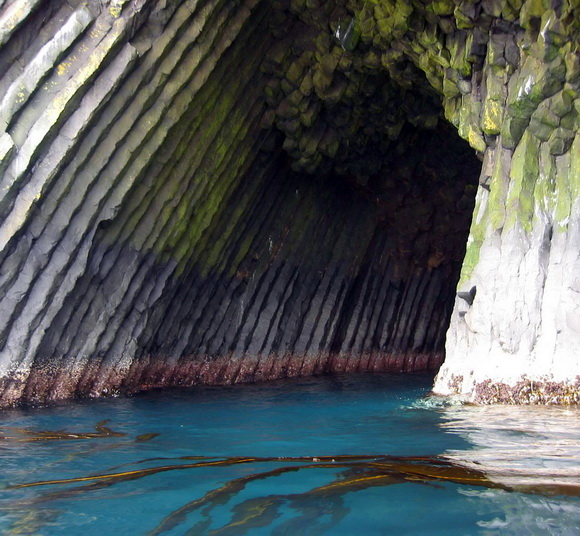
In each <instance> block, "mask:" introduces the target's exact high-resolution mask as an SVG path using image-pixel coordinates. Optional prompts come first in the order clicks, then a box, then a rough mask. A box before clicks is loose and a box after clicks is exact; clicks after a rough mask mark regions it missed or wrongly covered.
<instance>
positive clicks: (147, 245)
mask: <svg viewBox="0 0 580 536" xmlns="http://www.w3.org/2000/svg"><path fill="white" fill-rule="evenodd" d="M544 4H545V5H544ZM8 7H9V9H8V8H4V9H3V11H1V12H0V16H1V17H2V21H3V26H2V29H3V32H4V33H3V34H2V36H3V37H2V39H3V46H2V48H0V61H1V62H2V65H4V66H6V74H5V76H4V78H3V80H2V84H3V85H2V87H3V88H4V89H6V90H7V93H6V94H7V95H9V96H10V95H13V96H14V98H10V99H9V100H5V101H3V115H2V117H3V118H4V120H5V123H6V125H7V128H6V133H5V134H3V135H2V137H1V138H0V141H1V144H0V151H1V152H0V155H1V156H2V169H3V174H4V176H5V178H6V180H5V184H7V185H8V186H7V187H5V190H4V195H3V198H2V200H1V201H0V204H1V208H2V214H3V224H2V227H1V228H0V231H1V233H0V237H1V238H2V240H3V242H2V244H3V252H2V256H1V261H2V267H3V269H2V274H3V275H2V281H1V282H0V283H1V285H2V290H3V292H4V296H5V298H4V299H3V300H2V301H1V303H0V307H2V308H3V309H2V326H1V333H2V335H1V336H0V339H1V341H0V345H1V352H2V360H1V363H2V369H3V374H4V379H3V382H4V393H5V394H4V395H3V397H4V400H5V402H8V403H9V402H11V401H18V400H40V401H43V400H48V399H51V398H61V397H69V396H75V395H79V396H83V395H101V394H110V393H114V392H131V391H134V390H139V389H142V388H147V387H153V386H162V385H175V384H181V385H193V384H195V383H198V382H218V383H226V382H232V381H248V380H255V379H261V378H269V377H280V376H284V375H296V374H309V373H318V372H324V371H330V370H413V369H421V368H429V367H431V368H436V367H437V366H438V365H439V364H440V362H441V359H442V355H443V343H444V332H445V329H446V326H447V323H448V322H449V315H450V313H451V307H452V305H453V294H454V289H455V285H456V282H457V278H458V277H459V268H460V265H461V263H462V260H463V255H464V251H465V249H464V248H465V242H466V234H467V227H468V226H469V221H470V217H471V211H472V206H473V202H474V194H475V189H476V185H477V177H476V175H477V174H478V172H479V170H478V169H477V168H478V164H477V163H474V159H473V158H472V157H471V155H470V154H469V153H470V150H466V149H465V147H461V146H460V144H458V143H457V142H455V141H453V138H454V137H453V135H452V133H451V129H450V128H449V127H447V126H446V124H448V125H452V128H454V129H457V132H458V133H459V135H460V136H461V137H462V138H464V139H465V140H466V141H467V142H468V143H469V144H470V145H471V148H472V149H471V153H474V152H475V153H478V154H479V156H480V158H481V159H482V160H483V170H482V173H481V177H480V179H479V181H480V185H481V187H480V188H478V197H477V204H476V211H475V216H474V221H473V223H472V228H471V233H470V237H469V240H467V253H466V256H465V260H464V261H463V270H462V274H461V282H460V288H459V290H460V292H461V291H462V290H466V289H467V287H469V288H472V287H473V286H477V289H478V291H477V296H476V298H475V299H474V300H473V303H472V304H469V308H467V309H466V308H465V307H463V306H462V305H460V304H459V303H458V304H456V307H455V309H456V311H455V312H454V313H453V317H452V325H451V330H450V332H449V335H448V344H447V353H448V362H449V363H451V364H453V363H455V364H454V365H453V366H451V365H450V366H449V367H451V368H449V367H448V368H445V367H444V368H443V371H442V373H441V374H440V377H439V380H438V389H439V390H440V391H442V392H448V391H449V388H448V387H445V381H446V380H445V378H446V375H447V377H449V378H450V379H449V381H448V386H449V387H451V391H453V392H455V391H458V392H462V393H463V394H464V396H468V397H469V396H472V398H473V395H470V393H471V391H470V389H472V388H474V387H475V388H476V389H477V385H482V386H483V385H485V386H488V385H489V383H490V382H491V383H492V384H493V382H500V381H501V379H502V378H501V373H499V375H496V376H493V375H492V376H493V378H492V377H491V376H490V375H489V373H488V372H485V371H484V370H481V371H480V372H481V374H479V376H478V375H477V374H475V373H474V372H471V376H470V371H471V369H473V368H474V366H473V363H472V361H473V360H470V359H467V358H462V357H461V356H462V355H464V354H465V353H469V352H472V353H473V355H474V356H479V357H478V358H477V359H480V360H481V359H482V356H483V355H484V354H486V352H489V351H490V346H493V344H492V343H490V342H489V341H490V340H491V341H494V340H498V338H497V335H496V334H497V332H498V331H501V330H502V329H503V331H504V332H506V333H509V335H508V336H507V338H506V336H505V335H502V336H501V337H500V339H501V341H502V342H501V344H500V345H499V348H500V350H499V353H497V356H496V357H495V358H494V359H498V360H501V359H502V356H504V354H505V352H506V349H507V352H508V354H513V353H514V352H515V353H517V351H518V350H517V348H519V347H520V346H522V345H520V344H519V342H517V343H514V341H515V340H516V339H518V338H521V337H520V335H521V332H522V331H523V330H522V328H521V326H520V327H518V326H519V324H518V326H515V327H514V326H512V327H511V328H509V329H507V330H506V328H505V327H504V325H505V324H506V323H507V324H509V323H510V319H509V316H510V315H513V312H514V311H516V313H517V318H521V317H522V314H523V313H522V307H521V306H518V305H517V304H518V300H517V299H516V298H517V296H516V295H515V294H517V290H516V293H515V294H514V293H511V288H512V287H513V288H514V289H517V288H518V287H517V284H516V283H514V281H515V280H514V279H513V278H511V279H510V278H508V277H505V278H498V277H497V275H496V274H497V273H498V272H500V273H501V272H502V271H506V273H510V270H511V271H512V272H513V271H514V270H516V269H517V270H519V269H520V266H524V265H523V264H522V263H524V262H525V263H527V264H525V266H527V268H526V270H528V271H529V273H530V274H533V273H536V272H538V273H540V272H541V271H542V270H543V271H544V272H546V273H547V272H548V271H549V270H548V268H549V267H550V263H551V262H552V263H555V262H556V261H555V257H553V258H552V260H550V259H546V254H545V252H546V250H547V249H548V250H552V251H559V250H562V254H561V255H560V261H559V265H561V264H562V260H561V259H562V258H564V257H565V258H566V259H567V260H566V262H567V263H568V264H567V266H569V267H573V266H575V265H574V262H576V261H574V259H572V258H569V257H570V256H569V255H568V257H566V256H565V255H564V250H565V249H566V248H564V247H563V246H558V247H554V248H553V249H552V248H546V244H551V243H552V240H553V238H552V233H551V232H547V231H545V229H552V228H554V229H557V230H558V231H559V232H560V235H558V238H557V240H560V241H562V240H564V239H563V238H562V237H566V236H567V237H568V240H571V238H570V237H571V235H570V233H569V231H570V229H571V228H572V230H573V224H574V222H575V221H577V218H576V208H575V199H576V194H575V189H574V188H575V187H574V184H575V182H574V177H575V176H576V174H577V169H578V162H577V158H576V157H575V154H576V153H575V152H574V150H575V148H576V147H577V136H576V132H577V130H578V129H577V125H578V120H577V113H578V108H577V102H578V101H577V89H578V77H579V72H580V69H579V67H578V28H577V25H578V22H577V21H578V17H576V15H577V11H578V6H576V5H575V4H574V3H567V2H561V3H560V2H559V3H550V2H537V1H533V2H532V1H526V2H466V1H462V2H456V1H442V2H419V1H415V2H406V1H370V0H368V1H359V2H353V1H345V2H344V3H336V2H309V1H304V2H302V1H288V2H284V1H279V2H272V3H266V2H259V1H246V2H235V3H223V2H205V3H199V2H193V1H190V2H111V3H102V2H98V3H97V2H94V3H91V2H88V3H87V4H83V3H80V2H79V3H75V2H68V3H64V2H62V3H59V2H54V3H51V5H50V7H49V8H47V7H46V6H43V7H40V6H39V5H38V3H34V2H26V1H23V2H13V3H11V5H10V6H8ZM20 8H21V9H20ZM19 17H20V18H19ZM63 28H67V29H69V30H67V32H64V31H62V29H63ZM35 31H37V32H38V35H37V36H36V35H35V33H34V32H35ZM71 32H72V33H71ZM75 32H76V33H75ZM48 53H52V56H51V55H50V54H48ZM16 60H18V61H16ZM43 62H44V63H43ZM39 65H40V66H41V67H40V68H39V67H38V66H39ZM575 136H576V141H574V140H575ZM443 153H445V158H446V160H443V159H442V158H441V155H442V154H443ZM540 170H541V172H540ZM538 179H542V180H538ZM514 229H515V230H516V231H517V233H516V234H515V235H514V232H515V231H514ZM510 232H511V234H510ZM521 233H523V235H522V234H521ZM512 235H514V236H516V235H517V241H519V242H518V243H520V242H522V240H523V243H524V247H523V248H521V247H520V248H519V249H518V248H515V250H514V246H513V243H514V240H516V239H515V238H510V237H511V236H512ZM522 236H523V238H522ZM498 237H499V245H498ZM502 237H503V241H502ZM536 237H539V238H536ZM504 242H505V243H504ZM502 244H503V245H502ZM497 247H499V249H500V250H501V248H502V247H503V248H505V250H506V251H507V249H510V248H511V249H510V251H512V250H514V251H516V253H514V254H512V255H511V258H512V260H511V262H510V264H509V266H508V267H507V270H504V267H502V266H501V263H499V265H498V264H496V265H494V266H493V269H491V268H490V261H489V259H494V258H495V257H494V256H493V255H492V253H490V252H493V250H494V248H497ZM558 248H559V249H558ZM562 248H563V249H562ZM536 250H537V251H538V252H539V253H538V254H537V255H535V254H534V251H536ZM530 252H531V253H530ZM518 255H520V257H521V259H522V260H521V261H518V260H517V259H518ZM526 259H527V260H526ZM533 259H537V260H536V261H534V260H533ZM492 264H493V263H492ZM486 267H487V268H486ZM522 269H524V268H522ZM485 270H488V271H487V272H486V273H485V275H482V274H483V272H485ZM572 271H573V269H572ZM482 277H483V279H484V282H483V284H482V281H481V278H482ZM530 279H533V278H532V277H530ZM552 279H554V278H552ZM552 279H550V278H548V279H547V280H545V281H543V283H542V285H543V286H542V291H543V289H544V288H545V287H546V284H547V285H548V286H547V288H548V289H552V288H553V290H551V291H550V293H548V296H551V297H552V298H551V299H552V300H554V299H555V298H554V297H553V296H554V293H555V292H556V290H555V289H557V288H559V287H558V285H559V284H561V283H562V278H561V277H560V279H559V280H558V281H556V280H552ZM491 281H496V282H497V283H496V286H497V288H493V286H492V288H490V282H491ZM505 285H508V287H509V288H510V292H507V293H506V295H507V296H509V297H510V298H509V299H512V298H511V296H512V295H513V306H510V305H508V306H506V307H505V309H506V313H505V315H504V316H502V320H501V322H503V323H504V325H496V326H491V325H489V324H490V323H489V322H488V321H487V320H485V319H483V320H482V319H481V318H480V319H479V320H477V322H474V320H473V318H477V314H476V313H478V310H479V315H480V316H481V315H483V316H485V315H486V314H487V315H489V314H490V311H494V310H495V309H497V308H498V306H497V305H495V306H494V305H493V304H490V303H488V302H489V299H487V301H486V298H485V296H488V298H489V296H490V295H498V293H499V294H501V293H502V292H504V290H503V288H504V286H505ZM530 285H531V283H529V284H528V287H529V288H528V287H526V288H527V292H528V293H531V294H533V295H535V297H534V299H533V300H532V302H531V303H530V304H529V305H526V306H525V307H524V309H525V310H526V312H525V315H527V316H526V318H532V317H533V316H534V315H533V314H530V311H537V310H538V309H540V310H541V307H542V303H543V301H542V300H543V298H542V297H541V296H540V297H538V290H537V289H536V290H534V288H533V285H531V286H530ZM464 287H465V289H464ZM571 288H573V285H572V287H571ZM542 295H543V293H542ZM519 301H521V300H519ZM524 301H525V300H524ZM556 301H557V300H556ZM508 302H509V300H508ZM564 302H565V303H572V308H570V306H569V305H567V306H566V308H565V310H564V311H563V313H562V314H563V315H564V316H563V318H564V320H562V321H560V320H559V321H558V322H559V323H560V324H562V322H564V324H563V325H564V326H569V325H570V322H569V321H568V320H569V319H570V318H572V328H573V324H574V322H573V315H574V313H573V304H574V303H577V302H576V301H575V300H574V298H573V294H572V295H570V296H569V297H566V298H565V299H564ZM480 304H481V307H480ZM510 307H511V308H510ZM554 307H557V306H556V305H552V308H554ZM490 308H491V309H490ZM494 308H495V309H494ZM552 310H554V309H552ZM544 314H545V313H544ZM500 316H501V315H500ZM538 318H541V314H540V315H539V316H538ZM478 322H479V323H478ZM491 323H492V324H493V323H494V322H493V321H492V322H491ZM520 324H521V322H520ZM522 325H523V324H522ZM528 325H532V326H533V327H532V328H531V330H530V329H528V330H527V331H532V332H533V333H535V335H533V336H532V337H531V338H529V340H530V341H532V342H531V343H530V342H527V343H526V344H527V345H528V347H529V349H528V350H526V351H528V353H531V354H533V351H534V347H535V346H534V345H535V342H534V341H536V340H538V333H539V327H538V322H537V321H536V323H535V324H534V321H533V318H532V321H531V322H528ZM543 325H544V331H549V330H546V328H545V326H546V323H545V322H544V324H543ZM482 328H483V329H482ZM488 328H489V329H488ZM572 328H570V327H569V329H572ZM554 329H555V330H556V331H557V332H558V333H560V332H561V331H562V329H561V326H560V325H559V327H557V329H556V328H554ZM510 330H511V331H510ZM558 330H559V331H558ZM481 332H484V333H485V336H484V335H482V334H481ZM573 333H574V331H573V329H572V331H571V332H570V333H569V334H568V336H567V340H568V341H570V340H571V342H572V346H573V344H574V343H573V341H574V340H575V339H574V335H573ZM539 339H540V342H542V337H539ZM544 339H546V337H544ZM552 339H554V340H558V336H556V335H555V336H553V337H552ZM560 340H562V338H560ZM510 341H511V342H510ZM542 344H544V343H542ZM558 344H560V346H562V347H563V348H564V349H563V350H558V351H560V352H561V353H564V354H567V353H568V352H569V351H570V348H567V347H566V344H562V343H558ZM548 346H549V344H548ZM548 346H545V344H544V346H543V347H542V348H543V350H542V351H545V349H547V351H552V350H551V349H550V348H548ZM556 346H557V344H556ZM522 347H525V345H523V346H522ZM514 348H515V349H516V350H514ZM486 349H487V350H486ZM491 353H492V354H493V351H492V352H491ZM518 359H522V358H521V357H518ZM534 359H535V358H534ZM558 359H559V360H560V363H562V362H563V360H565V359H567V358H566V357H560V358H558ZM516 361H517V360H515V361H514V363H515V362H516ZM536 361H541V360H538V359H536ZM521 362H522V363H527V364H528V365H529V360H528V361H526V360H525V358H524V359H523V361H521ZM570 366H571V369H572V370H577V368H576V369H575V368H574V367H575V365H574V364H573V363H571V365H570ZM525 367H527V365H525V366H524V368H525ZM560 368H566V367H562V366H560ZM468 369H470V370H468ZM528 369H529V367H528ZM540 369H542V373H541V374H542V376H541V377H542V378H544V380H548V379H549V374H550V370H551V369H550V367H549V366H548V365H546V366H544V365H542V366H538V370H540ZM474 374H475V376H474ZM568 376H570V375H568ZM572 376H573V374H572ZM572 376H570V378H556V379H555V382H556V383H558V382H562V381H564V383H566V382H567V385H568V388H569V386H570V385H571V384H570V381H569V380H573V377H572ZM459 377H461V382H459V381H458V380H457V378H459ZM475 377H477V380H475V379H474V378H475ZM504 379H505V378H504ZM535 379H536V381H537V380H538V379H539V378H535ZM552 379H554V378H552ZM514 381H515V383H516V384H517V383H518V381H519V382H520V384H521V374H520V375H519V376H518V375H516V377H515V379H514ZM486 382H487V383H486ZM524 383H525V382H524ZM570 389H571V390H570ZM553 390H554V389H552V391H553ZM573 390H574V389H573V388H569V391H570V392H572V391H573ZM474 392H475V391H474ZM479 392H489V390H486V389H483V388H480V389H479ZM478 396H479V395H478ZM504 398H505V397H504ZM541 398H542V397H538V396H536V399H538V400H539V399H541ZM544 398H545V397H544ZM479 399H480V401H485V400H486V398H485V397H482V396H480V397H479ZM492 399H493V397H492V398H489V400H492ZM568 399H569V400H573V399H574V397H573V396H572V397H571V398H570V396H568V398H567V400H568ZM554 400H555V399H554ZM540 401H544V402H545V400H544V399H541V400H540Z"/></svg>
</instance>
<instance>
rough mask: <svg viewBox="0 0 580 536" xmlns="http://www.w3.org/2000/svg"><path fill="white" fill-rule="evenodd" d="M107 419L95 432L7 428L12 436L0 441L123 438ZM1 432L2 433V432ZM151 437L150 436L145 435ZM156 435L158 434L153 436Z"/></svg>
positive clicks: (123, 434) (96, 426)
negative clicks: (110, 426) (110, 425)
mask: <svg viewBox="0 0 580 536" xmlns="http://www.w3.org/2000/svg"><path fill="white" fill-rule="evenodd" d="M108 422H109V419H105V420H102V421H99V422H98V423H97V424H95V430H96V432H66V431H65V430H40V431H38V430H30V429H29V428H7V429H5V430H7V431H9V432H10V433H12V434H13V435H0V440H3V441H17V442H19V443H33V442H37V441H69V440H75V439H100V438H105V437H125V436H126V435H127V434H125V433H123V432H115V431H114V430H112V429H111V428H109V427H108V426H106V425H107V423H108ZM2 432H4V431H3V430H2ZM145 435H151V434H145ZM153 435H158V434H153Z"/></svg>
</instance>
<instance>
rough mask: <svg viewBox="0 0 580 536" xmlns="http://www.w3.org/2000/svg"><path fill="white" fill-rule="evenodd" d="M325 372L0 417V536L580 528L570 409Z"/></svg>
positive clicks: (579, 474) (564, 532) (576, 436)
mask: <svg viewBox="0 0 580 536" xmlns="http://www.w3.org/2000/svg"><path fill="white" fill-rule="evenodd" d="M430 385H431V379H430V378H428V377H421V376H405V377H398V376H387V375H376V376H369V375H364V376H356V375H355V376H342V375H337V376H332V377H330V378H314V379H300V380H295V381H288V382H274V383H270V384H261V385H253V386H237V387H230V388H223V389H221V388H208V389H198V390H196V391H193V392H187V393H184V392H173V393H164V394H151V395H148V396H144V397H137V398H134V399H121V400H109V401H106V400H103V401H93V402H90V403H87V402H85V403H75V404H64V405H61V406H56V407H54V408H43V409H39V410H36V411H29V410H10V411H6V412H4V413H3V419H2V422H1V424H0V464H1V468H2V474H1V476H0V484H1V485H2V489H0V533H1V534H30V535H32V534H34V535H38V534H42V535H45V536H52V535H59V534H80V533H82V534H83V536H93V535H94V536H101V535H102V534H103V533H106V532H110V533H111V534H115V535H123V534H127V535H131V536H133V535H140V534H143V535H160V534H163V535H183V534H202V535H205V534H214V535H217V534H221V535H225V534H232V535H235V536H238V535H242V534H248V535H278V534H280V535H281V534H300V535H302V534H304V535H307V534H309V535H313V534H317V535H326V534H329V535H332V536H342V535H349V536H350V535H352V534H365V535H373V534H381V535H382V534H413V535H429V536H434V535H439V536H454V535H463V534H482V535H497V534H500V533H501V534H502V535H504V534H513V535H518V536H519V535H520V534H531V535H535V534H549V535H554V536H555V535H560V536H568V535H570V536H572V535H577V534H580V491H579V490H580V463H579V461H580V460H579V457H580V412H579V411H578V410H576V409H565V408H538V407H534V408H526V407H513V406H510V407H474V406H461V405H455V406H454V405H449V403H448V402H446V401H443V400H442V399H440V398H431V397H429V396H427V394H428V392H429V388H430Z"/></svg>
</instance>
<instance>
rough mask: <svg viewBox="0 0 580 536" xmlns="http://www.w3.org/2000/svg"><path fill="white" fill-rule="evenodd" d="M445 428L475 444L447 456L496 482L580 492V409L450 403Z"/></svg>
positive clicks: (445, 416) (445, 414) (555, 490)
mask: <svg viewBox="0 0 580 536" xmlns="http://www.w3.org/2000/svg"><path fill="white" fill-rule="evenodd" d="M442 416H443V422H442V423H441V427H442V428H443V429H444V430H445V431H447V432H449V433H453V434H459V435H461V436H462V437H464V438H465V439H467V440H468V441H469V443H470V444H471V445H473V448H471V449H468V450H464V449H461V450H459V449H455V450H453V449H452V450H448V451H447V452H445V457H446V458H447V459H449V460H451V461H454V462H456V463H458V464H461V465H464V466H466V467H470V468H473V469H477V470H478V471H483V472H484V473H485V474H486V476H487V477H488V478H489V479H490V480H492V481H493V482H498V483H501V484H504V485H507V486H509V487H517V488H518V489H525V488H526V487H531V488H533V489H535V490H542V491H544V492H546V493H556V494H559V493H562V494H572V495H579V496H580V410H579V409H578V408H571V409H570V408H562V407H530V406H516V407H514V406H483V407H477V406H449V407H447V408H444V409H443V412H442Z"/></svg>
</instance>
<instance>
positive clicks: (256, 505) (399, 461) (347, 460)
mask: <svg viewBox="0 0 580 536" xmlns="http://www.w3.org/2000/svg"><path fill="white" fill-rule="evenodd" d="M151 438H152V437H151ZM168 460H172V461H173V462H176V463H170V464H163V465H157V466H154V467H146V468H137V469H135V468H134V469H132V470H127V471H118V469H120V468H122V467H123V466H117V467H116V468H112V469H111V470H110V471H109V472H105V473H101V474H94V475H86V476H79V477H76V478H67V479H55V480H45V481H36V482H27V483H20V484H13V485H10V486H7V487H6V489H5V490H4V493H7V492H10V491H11V490H19V489H23V488H32V487H44V486H60V485H66V486H67V488H66V489H64V490H55V491H51V492H49V493H46V494H42V495H40V496H37V497H35V498H33V499H28V503H29V504H28V506H30V505H32V504H39V503H46V502H50V501H55V500H59V499H64V498H69V497H72V496H76V495H79V494H84V493H87V492H90V491H94V490H97V489H102V488H104V487H108V486H112V485H114V484H117V483H120V482H127V481H132V480H137V479H140V478H144V477H147V476H151V475H154V474H158V473H162V472H169V471H182V470H190V469H202V468H208V467H231V466H234V465H261V464H276V465H277V467H275V468H273V469H270V470H267V471H257V472H254V473H252V474H249V475H245V476H242V477H239V478H235V479H232V480H230V481H228V482H227V483H225V484H224V485H222V486H221V487H219V488H216V489H213V490H211V491H209V492H207V493H206V494H205V495H204V496H202V497H197V498H195V499H194V500H192V501H190V502H188V503H186V504H184V505H183V506H181V507H180V508H178V509H176V510H175V511H173V512H172V513H171V514H169V515H168V516H167V517H166V518H165V519H163V520H162V521H161V523H159V525H158V526H157V527H155V528H154V529H153V530H152V531H151V533H150V534H151V535H152V536H157V535H160V534H162V533H165V532H168V531H170V530H173V529H174V528H176V527H181V526H183V525H184V524H186V523H187V520H188V517H189V516H190V515H192V514H194V513H195V512H200V516H199V519H198V520H197V521H196V522H195V523H194V525H193V526H192V527H190V529H189V530H190V531H191V533H192V534H199V533H200V532H201V533H204V534H205V533H207V534H215V535H218V534H219V535H227V534H243V533H244V532H246V531H247V530H249V529H251V528H254V527H263V526H269V525H271V524H272V523H273V522H274V521H275V520H277V519H278V518H280V517H281V516H282V514H281V507H282V506H283V505H286V506H289V507H290V508H292V509H293V510H295V511H296V512H298V513H299V515H298V516H297V517H295V518H293V519H292V520H288V521H285V522H284V527H286V529H285V530H290V531H291V532H293V531H296V530H297V531H299V529H298V528H297V527H299V526H300V525H301V524H302V523H307V524H308V526H309V527H311V528H312V527H317V526H319V529H320V532H321V533H322V532H324V531H326V530H328V528H329V527H330V526H333V525H334V524H336V523H338V522H339V521H340V519H342V517H343V516H344V515H346V513H348V512H347V511H346V510H345V509H344V506H343V505H342V497H343V496H344V495H345V494H347V493H352V492H356V491H360V490H364V489H367V488H370V487H381V486H391V485H395V484H403V483H415V484H422V485H430V486H432V485H438V483H443V482H451V483H454V484H461V485H468V486H479V487H486V488H494V489H502V490H505V491H514V490H517V491H524V492H526V493H541V494H546V493H557V494H563V495H578V494H580V486H558V487H557V488H553V489H550V488H546V487H545V486H544V485H542V486H538V487H537V488H536V487H534V486H530V485H525V486H523V487H522V489H520V488H519V487H518V486H507V485H505V484H502V483H498V482H496V481H492V480H490V479H489V478H488V477H487V476H486V474H485V473H484V472H483V471H479V470H477V469H474V468H473V467H468V466H465V465H462V464H461V463H458V462H457V461H452V460H449V459H447V458H445V457H442V456H387V455H337V456H319V457H311V456H302V457H251V456H250V457H226V458H209V457H202V456H182V457H179V458H150V459H146V460H141V461H139V462H136V464H133V465H138V464H144V463H153V462H156V461H157V462H162V461H168ZM312 469H316V470H327V471H329V472H330V473H331V474H332V480H331V481H329V482H328V483H326V484H324V485H321V486H318V487H315V488H313V489H310V490H308V491H306V492H303V493H291V494H284V493H279V494H270V495H266V496H262V497H253V498H251V499H247V500H244V501H242V502H240V503H238V504H235V505H234V506H233V507H232V519H231V520H230V522H229V523H228V524H226V525H224V526H223V527H221V528H219V529H215V530H210V527H211V526H212V523H213V519H212V512H213V510H214V509H216V508H218V507H220V506H223V505H224V504H227V503H228V502H230V501H232V500H234V499H235V497H236V496H238V495H239V494H240V493H241V492H242V491H243V490H244V489H245V488H246V486H247V485H248V484H250V483H251V482H254V481H257V480H265V479H269V478H273V477H278V476H280V475H283V474H288V473H296V472H302V471H305V470H312ZM113 470H116V472H113ZM74 484H81V485H80V486H73V487H71V485H74ZM316 505H318V506H316ZM321 512H325V513H326V514H327V515H326V516H321ZM322 517H324V519H322ZM280 530H282V529H280ZM313 530H314V529H313ZM311 532H313V531H312V530H311Z"/></svg>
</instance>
